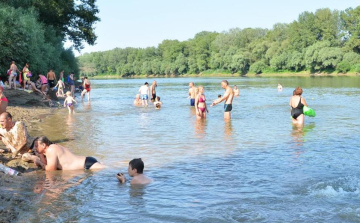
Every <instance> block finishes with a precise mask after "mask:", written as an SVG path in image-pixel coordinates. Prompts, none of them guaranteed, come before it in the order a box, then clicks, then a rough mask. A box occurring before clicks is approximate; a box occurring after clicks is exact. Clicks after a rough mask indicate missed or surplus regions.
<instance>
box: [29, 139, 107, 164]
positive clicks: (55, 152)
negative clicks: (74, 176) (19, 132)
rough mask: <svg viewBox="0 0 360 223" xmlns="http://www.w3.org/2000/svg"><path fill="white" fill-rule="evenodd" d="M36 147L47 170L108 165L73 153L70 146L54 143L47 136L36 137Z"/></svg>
mask: <svg viewBox="0 0 360 223" xmlns="http://www.w3.org/2000/svg"><path fill="white" fill-rule="evenodd" d="M35 148H36V151H37V152H38V153H39V156H40V160H41V162H42V163H44V164H45V165H44V166H43V169H44V170H46V171H54V170H81V169H85V170H89V169H90V170H93V169H102V168H105V167H106V166H105V165H103V164H101V163H99V162H98V161H97V160H96V159H95V158H94V157H89V156H87V157H85V156H77V155H75V154H73V153H72V152H71V151H70V150H69V149H68V148H65V147H63V146H60V145H58V144H54V143H52V142H51V141H50V140H49V139H48V138H47V137H46V136H41V137H39V138H37V139H36V141H35Z"/></svg>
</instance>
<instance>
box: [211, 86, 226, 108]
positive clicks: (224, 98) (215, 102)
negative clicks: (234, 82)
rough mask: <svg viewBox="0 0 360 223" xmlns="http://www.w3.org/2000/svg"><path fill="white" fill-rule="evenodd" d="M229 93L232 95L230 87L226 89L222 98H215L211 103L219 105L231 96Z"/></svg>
mask: <svg viewBox="0 0 360 223" xmlns="http://www.w3.org/2000/svg"><path fill="white" fill-rule="evenodd" d="M229 95H230V89H226V91H225V94H224V95H223V96H222V97H221V98H218V99H216V100H214V101H213V103H212V104H211V105H217V104H219V103H220V102H222V101H225V100H226V99H227V98H228V97H229Z"/></svg>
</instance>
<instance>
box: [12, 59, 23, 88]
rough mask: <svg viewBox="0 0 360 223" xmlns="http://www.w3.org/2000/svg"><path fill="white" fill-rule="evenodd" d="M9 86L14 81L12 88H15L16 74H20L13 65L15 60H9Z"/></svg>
mask: <svg viewBox="0 0 360 223" xmlns="http://www.w3.org/2000/svg"><path fill="white" fill-rule="evenodd" d="M9 73H10V75H9V86H10V88H12V82H13V83H14V89H15V90H16V77H17V75H18V74H21V72H20V70H19V69H18V67H17V66H16V65H15V61H12V62H11V65H10V69H9Z"/></svg>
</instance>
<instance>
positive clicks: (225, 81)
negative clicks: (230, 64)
mask: <svg viewBox="0 0 360 223" xmlns="http://www.w3.org/2000/svg"><path fill="white" fill-rule="evenodd" d="M221 82H224V83H225V84H226V85H229V82H228V81H227V80H222V81H221Z"/></svg>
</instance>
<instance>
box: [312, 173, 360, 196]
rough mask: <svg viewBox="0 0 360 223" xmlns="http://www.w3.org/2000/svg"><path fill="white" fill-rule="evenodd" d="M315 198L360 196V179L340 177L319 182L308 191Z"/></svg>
mask: <svg viewBox="0 0 360 223" xmlns="http://www.w3.org/2000/svg"><path fill="white" fill-rule="evenodd" d="M308 191H309V193H310V194H311V195H313V196H325V197H339V196H340V197H342V196H348V195H351V196H359V195H360V178H359V177H357V176H347V177H340V178H338V179H334V180H328V181H324V182H319V183H317V184H315V185H313V186H310V188H309V189H308Z"/></svg>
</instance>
